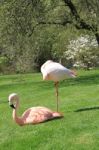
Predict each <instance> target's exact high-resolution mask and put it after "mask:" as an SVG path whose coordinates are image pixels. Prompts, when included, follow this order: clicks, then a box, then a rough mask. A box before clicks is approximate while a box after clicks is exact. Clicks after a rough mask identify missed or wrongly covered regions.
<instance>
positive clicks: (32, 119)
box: [8, 93, 62, 126]
mask: <svg viewBox="0 0 99 150" xmlns="http://www.w3.org/2000/svg"><path fill="white" fill-rule="evenodd" d="M8 100H9V105H10V106H11V107H12V108H13V114H12V117H13V120H14V121H15V122H16V123H17V124H19V125H20V126H22V125H26V124H38V123H41V122H45V121H47V120H52V119H55V118H61V117H62V115H61V114H60V113H58V112H54V111H52V110H50V109H48V108H46V107H42V106H38V107H31V108H29V109H27V110H26V111H25V112H24V113H23V115H22V116H21V117H18V116H17V109H18V106H19V96H18V95H17V94H16V93H12V94H10V95H9V97H8Z"/></svg>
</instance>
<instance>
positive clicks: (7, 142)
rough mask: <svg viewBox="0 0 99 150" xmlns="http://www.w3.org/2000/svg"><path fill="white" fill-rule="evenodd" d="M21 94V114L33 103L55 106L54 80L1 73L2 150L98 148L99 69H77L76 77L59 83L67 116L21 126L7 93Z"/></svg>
mask: <svg viewBox="0 0 99 150" xmlns="http://www.w3.org/2000/svg"><path fill="white" fill-rule="evenodd" d="M12 92H16V93H18V94H19V96H20V108H19V112H18V115H21V114H22V112H24V110H25V109H27V108H29V107H31V106H38V105H42V106H46V107H49V108H51V109H53V110H55V109H56V103H55V96H54V94H55V90H54V86H53V82H44V81H42V76H41V74H36V73H35V74H25V75H6V76H0V129H1V130H0V150H98V149H99V70H92V71H78V77H77V78H76V79H67V80H65V81H62V82H61V83H60V85H59V93H60V108H59V109H60V111H61V112H62V113H63V114H64V118H62V119H57V120H53V121H48V122H46V123H42V124H39V125H34V126H33V125H28V126H24V127H20V126H18V125H17V124H16V123H15V122H13V120H12V109H11V108H10V107H9V105H8V103H7V101H8V95H9V94H10V93H12Z"/></svg>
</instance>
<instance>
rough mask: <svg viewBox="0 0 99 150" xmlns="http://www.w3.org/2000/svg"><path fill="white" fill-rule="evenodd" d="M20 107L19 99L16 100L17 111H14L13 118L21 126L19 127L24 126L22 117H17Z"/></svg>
mask: <svg viewBox="0 0 99 150" xmlns="http://www.w3.org/2000/svg"><path fill="white" fill-rule="evenodd" d="M18 107H19V99H18V98H17V99H16V105H15V109H13V113H12V117H13V120H14V121H15V122H16V123H17V124H19V125H22V124H23V123H22V119H21V118H20V117H18V116H17V109H18Z"/></svg>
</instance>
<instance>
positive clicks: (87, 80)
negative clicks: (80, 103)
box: [62, 74, 99, 86]
mask: <svg viewBox="0 0 99 150" xmlns="http://www.w3.org/2000/svg"><path fill="white" fill-rule="evenodd" d="M79 84H80V85H92V84H99V74H92V75H90V74H89V75H86V76H79V77H77V78H75V79H67V80H65V82H62V85H63V86H70V85H72V86H73V85H79Z"/></svg>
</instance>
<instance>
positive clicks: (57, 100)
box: [55, 82, 59, 112]
mask: <svg viewBox="0 0 99 150" xmlns="http://www.w3.org/2000/svg"><path fill="white" fill-rule="evenodd" d="M55 89H56V91H55V94H56V102H57V106H56V107H57V112H58V105H59V99H58V95H59V93H58V82H55Z"/></svg>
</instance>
